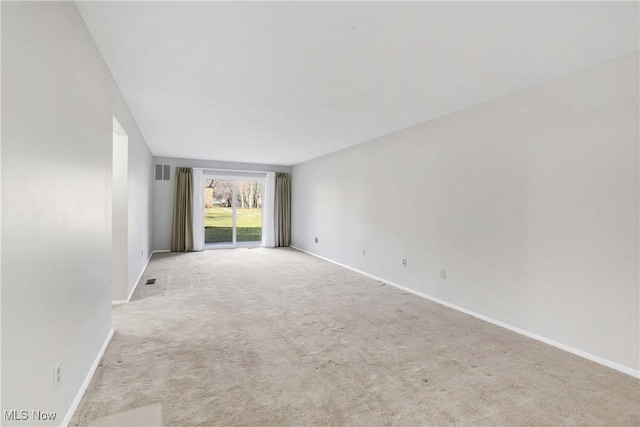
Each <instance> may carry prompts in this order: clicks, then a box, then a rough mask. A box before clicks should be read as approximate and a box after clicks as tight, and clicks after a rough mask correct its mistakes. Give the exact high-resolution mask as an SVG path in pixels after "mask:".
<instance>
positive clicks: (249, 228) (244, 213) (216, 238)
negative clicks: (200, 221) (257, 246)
mask: <svg viewBox="0 0 640 427" xmlns="http://www.w3.org/2000/svg"><path fill="white" fill-rule="evenodd" d="M204 211H205V213H204V227H205V228H204V241H205V243H221V242H225V243H226V242H231V240H232V233H233V230H232V228H231V227H232V209H231V208H223V207H219V206H216V207H213V208H205V210H204ZM236 222H237V223H236V241H238V242H258V241H260V240H262V209H242V208H236Z"/></svg>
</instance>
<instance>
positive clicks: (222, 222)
mask: <svg viewBox="0 0 640 427" xmlns="http://www.w3.org/2000/svg"><path fill="white" fill-rule="evenodd" d="M233 184H234V183H233V181H229V180H218V179H205V188H204V243H205V245H206V244H223V245H224V244H226V245H230V244H233V207H232V204H233Z"/></svg>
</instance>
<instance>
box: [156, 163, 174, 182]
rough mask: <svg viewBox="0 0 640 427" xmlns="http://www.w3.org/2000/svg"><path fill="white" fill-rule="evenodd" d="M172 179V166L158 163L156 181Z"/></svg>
mask: <svg viewBox="0 0 640 427" xmlns="http://www.w3.org/2000/svg"><path fill="white" fill-rule="evenodd" d="M170 180H171V166H170V165H156V181H170Z"/></svg>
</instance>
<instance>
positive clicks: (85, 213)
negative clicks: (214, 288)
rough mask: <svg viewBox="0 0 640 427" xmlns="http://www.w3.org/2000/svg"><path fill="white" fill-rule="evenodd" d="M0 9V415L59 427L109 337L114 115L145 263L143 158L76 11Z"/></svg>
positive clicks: (41, 6)
mask: <svg viewBox="0 0 640 427" xmlns="http://www.w3.org/2000/svg"><path fill="white" fill-rule="evenodd" d="M1 7H2V125H3V126H2V150H3V156H2V205H3V211H2V248H3V253H2V408H1V409H2V410H3V411H4V410H11V409H27V410H31V409H39V410H43V411H55V412H57V413H58V416H57V419H56V421H55V422H53V423H52V424H60V423H61V421H62V420H63V418H64V417H65V415H66V413H67V411H68V410H69V408H70V407H71V405H72V402H73V400H74V398H75V397H76V394H77V393H78V391H79V390H80V388H81V384H82V383H83V381H84V379H85V377H86V375H87V374H88V373H89V371H90V367H91V366H92V363H93V362H94V360H95V358H96V356H97V354H98V352H99V350H100V348H101V346H102V345H103V343H104V341H105V338H106V337H107V336H108V333H109V331H110V329H111V299H112V294H111V280H112V271H111V244H112V241H111V227H112V224H111V208H112V206H111V185H112V182H111V181H112V164H111V157H112V147H113V145H112V144H113V141H112V139H113V125H112V120H113V117H114V116H115V117H116V118H117V120H118V121H119V122H120V123H121V124H122V126H123V127H124V129H125V131H126V132H127V134H128V136H129V153H128V157H129V176H130V177H132V181H131V182H130V184H129V185H130V199H129V206H130V207H132V206H133V207H134V208H133V209H134V214H133V215H132V216H133V217H134V218H135V219H136V221H139V224H138V223H130V225H129V226H130V228H131V227H140V231H139V234H137V235H135V237H134V238H133V239H132V240H135V242H134V243H135V245H137V246H141V247H142V250H144V251H145V253H146V254H148V253H149V250H150V244H151V242H150V229H149V225H150V220H149V216H150V211H149V206H150V197H151V193H150V191H151V187H150V183H149V181H150V179H151V164H152V158H151V153H150V152H149V150H148V148H147V146H146V143H145V141H144V139H143V138H142V135H141V134H140V132H139V130H138V129H137V126H136V124H135V122H134V121H133V119H132V118H131V116H130V113H129V111H128V109H127V107H126V105H125V103H124V101H123V100H122V98H121V96H120V94H119V92H118V90H117V87H116V86H115V84H114V82H113V81H112V78H111V75H110V74H109V71H108V70H107V68H106V66H105V64H104V62H103V60H102V57H101V56H100V54H99V52H98V50H97V49H96V47H95V45H94V43H93V39H92V37H91V36H90V34H89V32H88V31H87V29H86V27H85V25H84V22H83V20H82V18H81V17H80V14H79V13H78V11H77V9H76V6H75V3H73V2H2V3H1ZM135 197H140V199H141V200H135V201H134V202H133V203H132V199H133V198H135ZM130 212H131V211H130ZM130 244H131V242H130ZM136 261H138V260H136ZM141 263H142V261H141V260H140V261H138V262H137V264H136V265H134V266H130V270H135V269H136V268H137V265H141ZM58 361H62V382H61V384H60V386H59V388H58V389H57V390H54V387H53V369H54V366H55V364H56V363H57V362H58ZM5 423H6V425H11V423H10V422H5ZM15 424H19V425H26V424H29V425H31V424H33V422H31V423H26V424H25V422H24V421H23V422H17V423H15ZM46 424H47V423H42V425H46Z"/></svg>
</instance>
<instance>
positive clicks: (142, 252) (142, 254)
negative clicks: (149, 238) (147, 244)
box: [140, 250, 144, 258]
mask: <svg viewBox="0 0 640 427" xmlns="http://www.w3.org/2000/svg"><path fill="white" fill-rule="evenodd" d="M140 258H144V250H141V251H140Z"/></svg>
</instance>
